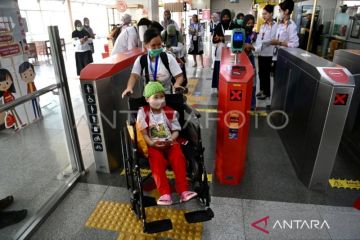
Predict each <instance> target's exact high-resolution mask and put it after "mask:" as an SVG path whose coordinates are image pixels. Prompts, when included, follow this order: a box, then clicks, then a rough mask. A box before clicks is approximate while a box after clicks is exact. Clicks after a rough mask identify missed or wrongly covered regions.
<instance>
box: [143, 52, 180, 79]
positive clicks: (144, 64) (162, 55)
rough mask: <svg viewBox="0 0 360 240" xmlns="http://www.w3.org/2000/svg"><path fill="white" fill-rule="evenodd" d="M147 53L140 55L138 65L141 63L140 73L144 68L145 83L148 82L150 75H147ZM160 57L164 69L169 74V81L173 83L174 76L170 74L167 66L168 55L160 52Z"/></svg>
mask: <svg viewBox="0 0 360 240" xmlns="http://www.w3.org/2000/svg"><path fill="white" fill-rule="evenodd" d="M147 56H148V55H147V54H144V55H142V56H141V58H140V65H141V73H143V71H144V69H145V84H147V83H148V82H150V77H149V76H150V75H149V68H148V57H147ZM160 59H161V61H162V63H163V64H164V65H165V68H166V70H167V71H168V72H169V73H170V75H171V82H172V84H174V83H175V78H174V76H173V75H172V73H171V71H170V67H169V59H168V56H167V54H166V52H162V53H160Z"/></svg>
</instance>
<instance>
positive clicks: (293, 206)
mask: <svg viewBox="0 0 360 240" xmlns="http://www.w3.org/2000/svg"><path fill="white" fill-rule="evenodd" d="M243 202H244V204H243V207H244V209H245V210H247V211H254V210H265V211H269V212H270V211H273V210H288V211H299V212H302V211H316V209H317V208H316V205H313V204H300V203H287V202H273V201H260V200H248V199H244V200H243Z"/></svg>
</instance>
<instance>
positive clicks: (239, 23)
mask: <svg viewBox="0 0 360 240" xmlns="http://www.w3.org/2000/svg"><path fill="white" fill-rule="evenodd" d="M243 22H244V20H243V19H236V23H237V24H238V25H240V26H241V25H242V24H243Z"/></svg>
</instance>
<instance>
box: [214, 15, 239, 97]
mask: <svg viewBox="0 0 360 240" xmlns="http://www.w3.org/2000/svg"><path fill="white" fill-rule="evenodd" d="M233 28H234V25H233V23H232V22H231V12H230V10H229V9H224V10H222V12H221V16H220V23H219V24H218V25H217V26H216V28H215V31H214V35H213V39H212V41H213V44H214V45H215V54H214V58H215V62H214V71H213V77H212V83H211V87H212V88H213V89H214V91H216V89H218V87H219V73H220V61H221V52H222V48H223V47H224V46H225V44H224V43H225V31H226V30H232V29H233Z"/></svg>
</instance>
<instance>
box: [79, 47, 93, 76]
mask: <svg viewBox="0 0 360 240" xmlns="http://www.w3.org/2000/svg"><path fill="white" fill-rule="evenodd" d="M75 61H76V73H77V75H78V76H80V71H81V70H82V69H83V68H84V67H85V66H86V65H88V64H89V63H92V62H93V57H92V52H91V50H89V51H86V52H75Z"/></svg>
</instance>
